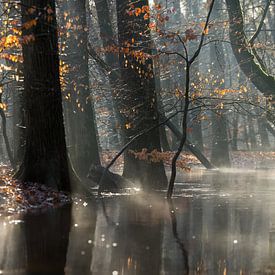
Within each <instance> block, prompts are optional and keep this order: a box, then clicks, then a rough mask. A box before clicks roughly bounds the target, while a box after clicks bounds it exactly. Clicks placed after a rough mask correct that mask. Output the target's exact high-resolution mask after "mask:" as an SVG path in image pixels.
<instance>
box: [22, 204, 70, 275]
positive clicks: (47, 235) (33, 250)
mask: <svg viewBox="0 0 275 275" xmlns="http://www.w3.org/2000/svg"><path fill="white" fill-rule="evenodd" d="M24 221H25V224H24V225H25V226H24V233H25V239H26V263H27V265H26V273H27V274H64V268H65V264H66V255H67V248H68V242H69V233H70V228H71V205H66V206H64V207H62V208H57V209H54V210H50V211H48V212H46V213H43V214H39V215H26V216H25V217H24Z"/></svg>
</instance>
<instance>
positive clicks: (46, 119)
mask: <svg viewBox="0 0 275 275" xmlns="http://www.w3.org/2000/svg"><path fill="white" fill-rule="evenodd" d="M21 3H22V10H21V12H22V26H23V28H22V30H23V38H24V37H26V35H30V36H32V37H33V40H32V41H31V42H29V43H24V44H23V58H24V103H25V109H26V127H27V129H26V151H25V156H24V159H23V163H22V165H21V166H20V169H19V171H18V173H17V174H16V177H17V178H19V179H20V180H22V181H25V182H38V183H41V184H45V185H48V186H52V187H54V188H58V189H60V190H66V191H69V190H70V178H69V169H68V160H67V152H66V144H65V132H64V125H63V113H62V98H61V88H60V79H59V58H58V46H57V31H56V18H55V1H54V0H22V1H21ZM31 7H34V11H32V12H30V10H29V9H30V8H31ZM31 20H36V24H33V25H32V26H31V27H28V28H27V27H24V26H26V23H27V24H28V23H29V22H31ZM32 22H33V21H32Z"/></svg>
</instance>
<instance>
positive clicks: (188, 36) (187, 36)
mask: <svg viewBox="0 0 275 275" xmlns="http://www.w3.org/2000/svg"><path fill="white" fill-rule="evenodd" d="M197 37H198V36H197V35H196V34H195V32H194V30H193V29H187V30H186V31H185V40H186V41H191V40H196V39H197Z"/></svg>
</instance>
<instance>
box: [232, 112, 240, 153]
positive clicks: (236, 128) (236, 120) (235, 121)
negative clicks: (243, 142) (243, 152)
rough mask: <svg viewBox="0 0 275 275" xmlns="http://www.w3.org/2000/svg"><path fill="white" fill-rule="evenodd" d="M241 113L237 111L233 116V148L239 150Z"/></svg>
mask: <svg viewBox="0 0 275 275" xmlns="http://www.w3.org/2000/svg"><path fill="white" fill-rule="evenodd" d="M238 132H239V114H238V113H237V112H236V111H235V112H234V117H233V133H232V150H233V151H237V150H238Z"/></svg>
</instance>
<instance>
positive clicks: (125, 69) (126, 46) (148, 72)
mask: <svg viewBox="0 0 275 275" xmlns="http://www.w3.org/2000/svg"><path fill="white" fill-rule="evenodd" d="M117 21H118V42H119V50H120V60H119V62H120V69H121V77H122V79H123V81H124V82H125V83H127V87H125V88H124V89H121V90H120V92H119V101H120V102H119V107H120V112H121V114H122V116H123V122H124V125H123V132H124V135H125V138H126V141H127V140H130V139H131V137H133V136H135V135H136V134H138V133H139V132H141V131H142V130H144V129H147V128H150V127H152V126H153V125H157V124H158V121H159V117H158V110H157V96H156V91H155V80H154V73H153V62H152V58H151V56H150V55H151V48H152V47H151V46H152V45H151V42H150V33H149V32H148V29H149V28H148V27H149V7H148V1H147V0H141V1H139V2H134V1H131V2H130V3H129V1H127V0H117ZM143 148H146V149H147V150H148V151H149V152H151V151H153V150H158V151H160V150H161V147H160V137H159V130H158V129H155V130H153V131H151V132H150V133H147V134H144V135H142V136H141V137H140V138H139V139H137V140H136V141H135V142H134V143H132V144H131V145H130V147H129V149H130V150H132V151H142V149H143ZM130 150H128V152H126V154H125V155H124V171H123V175H124V176H125V177H126V178H129V179H133V180H137V181H140V183H142V184H143V185H144V187H145V188H146V187H154V188H160V187H164V186H166V184H167V178H166V175H165V171H164V166H163V163H162V162H157V163H150V162H148V161H146V160H140V159H137V158H135V157H134V155H133V154H131V153H130Z"/></svg>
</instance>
